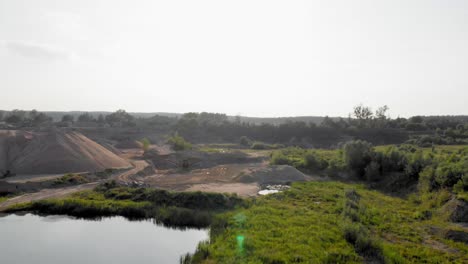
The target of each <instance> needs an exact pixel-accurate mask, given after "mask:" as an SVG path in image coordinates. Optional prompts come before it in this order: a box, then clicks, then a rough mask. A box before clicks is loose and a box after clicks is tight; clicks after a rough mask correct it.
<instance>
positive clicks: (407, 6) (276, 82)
mask: <svg viewBox="0 0 468 264" xmlns="http://www.w3.org/2000/svg"><path fill="white" fill-rule="evenodd" d="M0 92H1V93H0V94H1V97H0V98H2V102H1V103H0V109H5V110H11V109H15V108H20V109H33V108H35V109H38V110H89V111H92V110H105V111H114V110H117V109H119V108H123V109H126V110H127V111H131V112H189V111H196V112H199V111H208V112H223V113H228V114H234V115H235V114H241V115H247V116H296V115H330V116H347V115H348V113H350V112H351V110H352V107H353V106H354V105H357V104H360V103H363V104H365V105H369V106H372V107H373V108H374V109H375V108H377V107H378V106H381V105H385V104H386V105H388V106H389V107H390V109H391V115H392V117H397V116H412V115H418V114H425V115H439V114H443V115H445V114H468V1H466V0H459V1H457V0H440V1H433V0H401V1H399V0H387V1H378V0H368V1H357V0H354V1H349V0H343V1H331V0H324V1H292V0H285V1H274V0H265V1H258V0H246V1H244V0H235V1H222V0H213V1H199V0H197V1H194V0H187V1H150V0H148V1H141V0H139V1H116V0H107V1H96V0H90V1H83V0H80V1H65V0H57V1H46V0H41V1H36V0H30V1H20V0H0Z"/></svg>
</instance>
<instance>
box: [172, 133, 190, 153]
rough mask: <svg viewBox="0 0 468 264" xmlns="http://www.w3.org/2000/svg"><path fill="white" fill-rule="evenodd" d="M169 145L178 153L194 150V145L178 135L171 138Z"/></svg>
mask: <svg viewBox="0 0 468 264" xmlns="http://www.w3.org/2000/svg"><path fill="white" fill-rule="evenodd" d="M167 143H168V144H169V145H171V146H172V148H173V149H174V150H176V151H180V150H189V149H192V144H190V143H189V142H188V141H186V140H185V139H184V138H183V137H181V136H179V135H177V134H176V135H174V136H172V137H170V138H169V140H168V141H167Z"/></svg>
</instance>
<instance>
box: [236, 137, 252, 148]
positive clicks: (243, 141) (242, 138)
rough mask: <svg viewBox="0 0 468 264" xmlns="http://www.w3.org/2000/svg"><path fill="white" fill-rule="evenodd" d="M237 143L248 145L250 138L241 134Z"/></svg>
mask: <svg viewBox="0 0 468 264" xmlns="http://www.w3.org/2000/svg"><path fill="white" fill-rule="evenodd" d="M239 144H241V145H242V146H245V147H250V146H251V145H252V140H251V139H250V138H248V137H246V136H242V137H241V138H240V140H239Z"/></svg>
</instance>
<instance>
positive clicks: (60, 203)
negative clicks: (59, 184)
mask: <svg viewBox="0 0 468 264" xmlns="http://www.w3.org/2000/svg"><path fill="white" fill-rule="evenodd" d="M243 203H244V202H243V200H241V199H240V198H238V197H237V196H233V195H225V194H215V193H213V194H211V193H201V192H193V193H189V192H187V193H173V192H168V191H163V190H154V189H146V188H129V187H117V186H116V185H115V183H112V182H111V183H106V184H103V185H101V186H98V187H97V188H96V189H95V190H93V191H83V192H78V193H75V194H73V195H71V196H70V197H67V198H63V199H47V200H41V201H35V202H32V203H25V204H20V205H16V206H13V207H11V208H9V210H8V211H9V212H15V211H25V210H29V211H34V212H36V213H41V214H66V215H72V216H76V217H82V218H99V217H105V216H113V215H121V216H125V217H127V218H130V219H144V218H153V219H154V220H155V222H156V223H161V224H164V225H166V226H171V227H197V228H204V227H207V226H209V225H210V223H211V221H212V217H213V215H214V213H217V212H222V211H224V210H228V209H234V208H236V207H237V206H240V205H242V204H243Z"/></svg>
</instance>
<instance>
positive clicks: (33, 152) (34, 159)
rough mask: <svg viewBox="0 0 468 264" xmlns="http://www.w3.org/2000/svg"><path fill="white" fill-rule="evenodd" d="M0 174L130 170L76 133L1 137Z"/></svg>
mask: <svg viewBox="0 0 468 264" xmlns="http://www.w3.org/2000/svg"><path fill="white" fill-rule="evenodd" d="M0 138H1V140H0V153H2V154H0V158H2V160H3V161H1V162H0V165H1V167H0V171H6V170H10V171H11V172H12V173H15V174H48V173H68V172H84V171H101V170H104V169H107V168H123V167H130V164H129V163H128V162H127V161H125V160H124V159H122V158H120V157H118V156H117V155H115V154H114V153H112V152H111V151H109V150H108V149H106V148H105V147H103V146H101V145H99V144H98V143H96V142H94V141H92V140H91V139H89V138H87V137H85V136H84V135H82V134H80V133H78V132H63V131H51V132H45V133H29V132H24V131H16V132H14V133H11V132H10V133H8V134H6V133H1V134H0Z"/></svg>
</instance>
